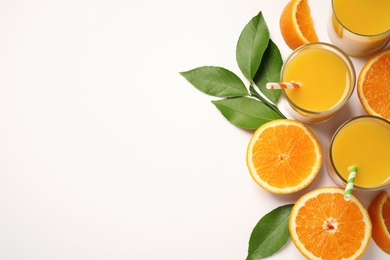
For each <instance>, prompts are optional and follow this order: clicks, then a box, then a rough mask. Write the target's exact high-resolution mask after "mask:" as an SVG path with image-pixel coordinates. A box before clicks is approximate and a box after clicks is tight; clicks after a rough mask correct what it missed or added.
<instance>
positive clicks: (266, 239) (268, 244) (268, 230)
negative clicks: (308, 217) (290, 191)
mask: <svg viewBox="0 0 390 260" xmlns="http://www.w3.org/2000/svg"><path fill="white" fill-rule="evenodd" d="M293 206H294V204H288V205H284V206H281V207H278V208H276V209H274V210H272V211H270V212H269V213H267V214H266V215H264V216H263V217H262V218H261V219H260V221H259V222H258V223H257V224H256V226H255V228H254V229H253V231H252V234H251V237H250V239H249V248H248V256H247V258H246V259H247V260H256V259H262V258H265V257H268V256H270V255H272V254H274V253H276V252H277V251H278V250H279V249H281V248H282V247H283V246H284V245H285V244H286V243H287V241H288V239H289V238H290V232H289V230H288V220H289V217H290V212H291V209H292V207H293Z"/></svg>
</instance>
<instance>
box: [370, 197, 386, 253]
mask: <svg viewBox="0 0 390 260" xmlns="http://www.w3.org/2000/svg"><path fill="white" fill-rule="evenodd" d="M368 213H369V214H370V218H371V221H372V238H373V239H374V241H375V243H376V244H377V245H378V246H379V247H380V248H381V249H382V250H383V251H384V252H386V253H388V254H390V198H389V195H388V194H387V193H386V192H385V191H382V192H381V193H379V194H378V195H377V196H376V197H375V198H374V200H373V201H372V202H371V204H370V207H369V208H368Z"/></svg>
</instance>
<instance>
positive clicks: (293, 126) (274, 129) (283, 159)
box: [246, 119, 322, 194]
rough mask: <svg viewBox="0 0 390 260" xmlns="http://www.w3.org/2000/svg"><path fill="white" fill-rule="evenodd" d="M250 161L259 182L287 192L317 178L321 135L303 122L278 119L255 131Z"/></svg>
mask: <svg viewBox="0 0 390 260" xmlns="http://www.w3.org/2000/svg"><path fill="white" fill-rule="evenodd" d="M246 161H247V165H248V169H249V172H250V174H251V175H252V178H253V180H254V181H255V182H257V184H259V185H260V186H261V187H263V188H264V189H266V190H268V191H270V192H272V193H277V194H287V193H293V192H296V191H298V190H301V189H303V188H305V187H306V186H308V185H309V184H310V183H311V182H312V181H313V180H314V178H315V177H316V176H317V173H318V171H319V170H320V168H321V163H322V150H321V146H320V144H319V142H318V140H317V137H316V136H315V135H314V133H313V132H312V131H311V130H310V129H309V128H308V127H307V126H305V125H304V124H303V123H301V122H300V121H297V120H291V119H276V120H272V121H270V122H267V123H265V124H263V125H261V126H260V127H259V128H258V129H257V130H256V131H255V133H254V134H253V136H252V138H251V140H250V142H249V145H248V149H247V155H246Z"/></svg>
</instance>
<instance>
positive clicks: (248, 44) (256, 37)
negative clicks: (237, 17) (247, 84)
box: [236, 12, 269, 81]
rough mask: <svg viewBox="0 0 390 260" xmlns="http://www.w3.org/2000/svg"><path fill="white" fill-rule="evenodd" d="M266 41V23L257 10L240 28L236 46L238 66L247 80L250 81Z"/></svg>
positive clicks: (265, 46)
mask: <svg viewBox="0 0 390 260" xmlns="http://www.w3.org/2000/svg"><path fill="white" fill-rule="evenodd" d="M268 41H269V31H268V28H267V24H266V23H265V21H264V18H263V15H262V13H261V12H259V14H258V15H256V16H255V17H253V18H252V19H251V20H250V21H249V23H247V24H246V26H245V27H244V29H243V30H242V32H241V34H240V37H239V38H238V42H237V47H236V60H237V63H238V67H239V68H240V70H241V72H242V74H244V76H245V77H246V78H247V79H248V80H249V81H252V79H253V77H254V76H255V74H256V71H257V70H258V68H259V66H260V62H261V59H262V57H263V54H264V51H265V49H266V48H267V45H268Z"/></svg>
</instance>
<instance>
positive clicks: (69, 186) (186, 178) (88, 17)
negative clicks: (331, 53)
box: [0, 0, 388, 260]
mask: <svg viewBox="0 0 390 260" xmlns="http://www.w3.org/2000/svg"><path fill="white" fill-rule="evenodd" d="M286 3H287V0H283V1H270V0H269V1H265V0H257V1H256V0H242V1H233V0H198V1H189V0H181V1H178V0H166V1H157V0H145V1H134V0H130V1H125V0H100V1H93V0H66V1H65V0H57V1H49V0H36V1H23V0H12V1H11V0H2V1H0V122H1V123H0V259H1V260H19V259H29V260H30V259H34V260H35V259H39V260H45V259H72V260H76V259H118V260H119V259H146V260H149V259H164V260H165V259H167V260H176V259H186V260H198V259H232V260H233V259H234V260H235V259H245V257H246V254H247V248H248V240H249V237H250V233H251V231H252V229H253V227H254V226H255V225H256V223H257V221H258V220H259V219H260V218H261V217H262V216H263V215H264V214H266V213H267V212H269V211H271V210H272V209H274V208H276V207H278V206H281V205H285V204H288V203H293V202H294V201H295V200H296V199H297V198H299V197H300V196H301V195H303V194H304V193H306V192H308V191H310V190H312V189H314V188H317V187H321V186H325V185H334V184H333V182H332V181H331V180H330V179H329V177H328V175H327V173H326V168H325V166H324V167H322V169H321V172H320V173H319V175H318V177H317V178H316V180H315V181H314V182H313V183H312V184H311V185H310V186H309V187H307V188H306V189H304V190H303V191H300V192H298V193H296V194H293V195H274V194H270V193H268V192H266V191H264V190H263V189H261V188H260V187H259V186H257V184H255V183H254V182H253V181H252V179H251V177H250V175H249V173H248V170H247V168H246V163H245V153H246V147H247V144H248V142H249V139H250V137H251V135H252V133H253V132H252V131H247V130H243V129H239V128H237V127H235V126H233V125H232V124H230V123H229V122H228V121H227V120H226V119H225V118H224V117H223V116H222V115H221V114H220V112H219V111H218V110H217V109H216V108H215V107H214V106H213V105H212V103H211V102H210V101H211V100H213V99H214V98H213V97H210V96H207V95H205V94H203V93H201V92H199V91H198V90H196V89H195V88H194V87H193V86H192V85H190V84H189V83H188V82H187V81H186V80H185V79H184V78H183V77H182V76H180V75H179V72H180V71H186V70H190V69H193V68H195V67H199V66H204V65H214V66H222V67H225V68H227V69H229V70H231V71H233V72H235V73H236V74H238V75H239V76H240V77H241V78H242V79H243V80H244V77H243V76H242V74H241V73H240V71H239V69H238V66H237V64H236V60H235V47H236V43H237V39H238V36H239V34H240V32H241V30H242V29H243V28H244V26H245V24H246V23H247V22H249V20H250V19H251V18H252V17H253V16H255V15H257V14H258V12H259V11H262V12H263V15H264V17H265V20H266V22H267V24H268V27H269V29H270V33H271V38H272V39H273V40H274V42H275V43H276V44H277V45H278V47H279V49H280V51H281V53H282V56H283V58H286V56H287V55H288V54H289V53H290V50H289V49H288V47H287V45H286V44H285V43H284V41H283V38H282V37H281V34H280V30H279V25H278V23H279V16H280V13H281V11H282V9H283V7H284V5H285V4H286ZM309 4H310V6H311V9H312V13H313V17H314V22H315V27H316V30H317V33H318V36H319V38H320V40H322V41H325V42H329V41H328V37H327V35H326V30H325V26H326V20H327V17H328V14H329V7H330V1H309ZM365 60H366V59H353V61H354V62H355V66H356V70H357V72H359V71H360V68H361V66H362V64H363V63H364V61H365ZM280 107H281V109H282V110H283V109H284V107H283V100H281V103H280ZM361 114H365V112H364V110H363V109H362V107H361V105H360V104H359V102H358V99H357V96H356V92H355V93H354V95H353V96H352V98H351V100H350V102H349V104H348V105H347V106H346V107H345V108H344V109H343V111H342V112H341V113H339V114H338V115H337V116H336V117H335V118H333V119H332V120H330V121H329V122H326V123H322V124H317V125H309V126H310V127H311V128H312V129H313V130H314V131H315V133H316V134H317V136H318V138H319V139H320V142H321V144H322V147H323V151H324V155H326V152H327V148H328V146H329V140H330V138H331V135H332V134H333V132H334V131H335V130H336V128H337V127H338V126H339V125H340V124H341V123H342V122H344V121H345V120H347V119H349V118H350V117H352V116H354V115H361ZM325 158H326V156H324V160H325ZM377 193H378V192H373V193H364V194H363V193H356V194H357V195H358V196H359V198H361V200H362V201H363V203H364V204H365V205H368V204H369V202H370V201H371V200H372V198H373V197H374V196H375V195H376V194H377ZM386 257H388V255H386V254H384V253H383V252H382V251H381V250H380V249H379V248H378V247H377V246H376V244H375V243H374V242H373V241H372V242H371V243H370V245H369V248H368V251H367V253H366V254H365V256H364V257H363V258H362V259H370V260H371V259H386ZM287 258H288V259H304V257H303V256H301V254H300V253H299V252H298V250H297V249H296V248H295V246H294V244H293V243H292V241H289V242H288V243H287V245H286V246H285V247H284V248H283V249H282V250H281V251H280V252H278V253H277V254H275V255H274V256H272V257H270V258H269V259H287Z"/></svg>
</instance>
